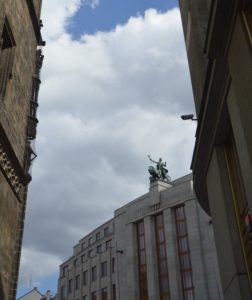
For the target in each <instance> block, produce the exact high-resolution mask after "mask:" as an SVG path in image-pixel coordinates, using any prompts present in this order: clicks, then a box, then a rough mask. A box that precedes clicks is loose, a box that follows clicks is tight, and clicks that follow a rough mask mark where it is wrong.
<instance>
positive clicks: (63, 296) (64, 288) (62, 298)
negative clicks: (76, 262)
mask: <svg viewBox="0 0 252 300" xmlns="http://www.w3.org/2000/svg"><path fill="white" fill-rule="evenodd" d="M60 296H61V300H64V299H66V286H65V285H63V286H62V287H61V288H60Z"/></svg>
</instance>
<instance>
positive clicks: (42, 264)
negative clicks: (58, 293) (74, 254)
mask: <svg viewBox="0 0 252 300" xmlns="http://www.w3.org/2000/svg"><path fill="white" fill-rule="evenodd" d="M60 263H61V261H60V259H59V257H57V256H56V255H52V254H49V253H46V252H40V251H38V250H36V251H34V249H32V248H26V247H23V249H22V258H21V263H20V264H21V270H23V269H24V270H25V272H21V274H20V277H19V284H20V285H21V286H24V287H27V288H29V286H30V284H31V283H33V284H34V285H35V286H38V287H39V286H40V285H41V283H40V281H39V280H38V279H41V278H45V277H47V276H50V275H51V274H52V273H53V272H55V269H57V268H58V266H59V264H60ZM33 275H35V278H33ZM31 281H32V282H31Z"/></svg>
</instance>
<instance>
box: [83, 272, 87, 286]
mask: <svg viewBox="0 0 252 300" xmlns="http://www.w3.org/2000/svg"><path fill="white" fill-rule="evenodd" d="M87 281H88V271H84V272H83V278H82V283H83V285H87Z"/></svg>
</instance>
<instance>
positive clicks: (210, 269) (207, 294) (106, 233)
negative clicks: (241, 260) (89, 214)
mask: <svg viewBox="0 0 252 300" xmlns="http://www.w3.org/2000/svg"><path fill="white" fill-rule="evenodd" d="M180 206H183V207H184V211H185V217H186V226H187V232H188V242H189V252H190V260H191V267H192V281H193V290H194V298H188V299H200V300H207V299H208V300H210V299H211V300H212V299H214V300H219V299H220V300H221V299H223V298H222V294H221V292H220V291H221V286H220V278H219V270H218V265H217V259H216V251H215V244H214V237H213V230H212V225H211V220H210V218H209V217H208V215H207V214H206V213H205V212H204V211H203V210H202V209H201V208H200V206H199V205H198V204H197V201H196V198H195V195H194V192H193V187H192V176H191V175H187V176H185V177H182V178H180V179H178V180H175V181H173V182H171V183H170V184H168V183H165V182H161V181H156V182H154V183H151V186H150V190H149V192H148V193H147V194H145V195H143V196H141V197H139V198H137V199H136V200H134V201H132V202H130V203H128V204H126V205H124V206H123V207H121V208H119V209H117V210H116V211H115V213H114V218H113V219H111V220H109V221H108V222H106V223H105V224H103V225H101V226H100V227H98V228H96V229H95V230H94V231H92V232H91V233H90V234H88V235H87V236H85V237H84V238H82V239H81V240H80V241H79V243H78V244H77V245H76V246H74V252H73V256H72V257H70V258H69V259H68V260H67V261H65V262H64V263H63V264H62V265H61V266H60V276H59V281H58V300H87V299H89V300H91V299H97V300H98V299H101V300H105V299H110V300H115V299H118V300H129V299H131V300H138V299H139V300H141V299H142V298H141V297H140V295H139V294H140V291H139V272H138V270H139V267H138V266H139V257H138V242H137V239H138V238H137V231H136V224H137V223H138V222H139V221H143V222H144V234H145V254H146V268H147V288H148V299H149V300H158V299H161V297H160V293H159V290H160V289H159V284H160V278H159V270H158V257H157V236H156V231H155V216H157V215H160V214H161V215H162V216H163V220H164V221H163V222H164V232H165V248H166V258H167V266H168V276H169V297H167V298H162V299H174V300H175V299H176V300H182V299H183V289H182V280H181V269H180V258H179V253H178V242H177V230H176V222H175V208H176V207H180ZM104 262H107V273H106V275H104V274H102V263H104ZM94 267H96V270H97V274H96V275H97V276H96V278H93V280H92V268H94ZM93 270H94V269H93ZM86 276H87V277H86ZM85 277H86V279H85ZM77 281H78V283H77ZM104 288H107V296H105V294H104V295H103V296H102V289H104ZM113 290H114V292H115V293H113ZM92 292H96V293H97V294H96V298H95V297H94V296H93V298H92Z"/></svg>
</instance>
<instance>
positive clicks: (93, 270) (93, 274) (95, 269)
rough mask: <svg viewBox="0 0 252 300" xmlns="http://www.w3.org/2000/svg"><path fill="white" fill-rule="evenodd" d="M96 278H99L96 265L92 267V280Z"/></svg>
mask: <svg viewBox="0 0 252 300" xmlns="http://www.w3.org/2000/svg"><path fill="white" fill-rule="evenodd" d="M96 278H97V268H96V266H94V267H92V269H91V279H92V281H95V280H96Z"/></svg>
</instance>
